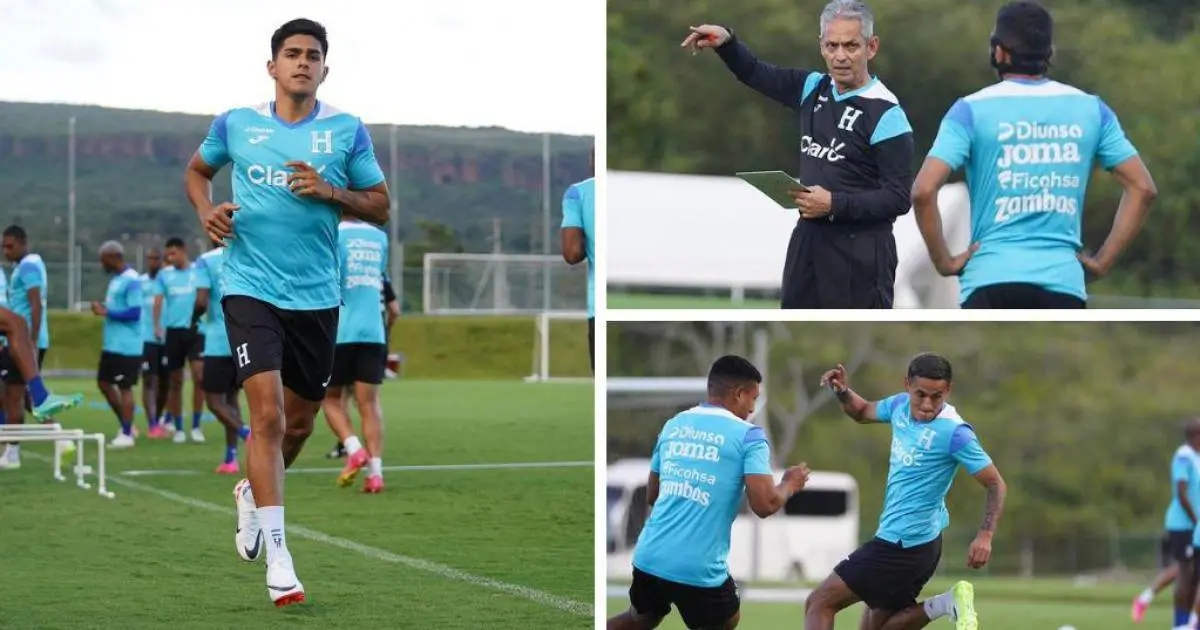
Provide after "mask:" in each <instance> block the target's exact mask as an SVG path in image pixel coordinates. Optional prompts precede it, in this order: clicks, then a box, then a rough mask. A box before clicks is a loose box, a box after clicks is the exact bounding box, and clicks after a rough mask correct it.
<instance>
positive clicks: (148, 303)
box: [141, 273, 163, 344]
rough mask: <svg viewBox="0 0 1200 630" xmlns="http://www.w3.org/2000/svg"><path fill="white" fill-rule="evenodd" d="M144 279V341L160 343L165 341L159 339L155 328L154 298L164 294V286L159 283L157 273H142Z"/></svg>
mask: <svg viewBox="0 0 1200 630" xmlns="http://www.w3.org/2000/svg"><path fill="white" fill-rule="evenodd" d="M141 281H142V317H141V326H142V342H143V343H159V344H161V343H162V342H163V340H162V339H159V338H158V336H157V334H156V333H155V330H154V298H156V297H158V296H160V295H162V286H161V285H160V284H158V276H157V274H156V275H155V276H154V277H151V276H150V274H148V273H143V274H142V275H141Z"/></svg>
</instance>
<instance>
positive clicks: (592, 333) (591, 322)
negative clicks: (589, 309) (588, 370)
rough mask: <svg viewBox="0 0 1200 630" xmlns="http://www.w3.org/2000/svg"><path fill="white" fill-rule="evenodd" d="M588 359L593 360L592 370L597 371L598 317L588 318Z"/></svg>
mask: <svg viewBox="0 0 1200 630" xmlns="http://www.w3.org/2000/svg"><path fill="white" fill-rule="evenodd" d="M588 359H589V360H590V361H591V366H592V372H595V371H596V318H595V317H589V318H588Z"/></svg>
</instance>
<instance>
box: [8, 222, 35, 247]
mask: <svg viewBox="0 0 1200 630" xmlns="http://www.w3.org/2000/svg"><path fill="white" fill-rule="evenodd" d="M4 237H5V238H9V237H11V238H13V239H15V240H16V241H17V242H18V243H21V244H22V245H24V244H25V242H26V241H27V240H29V235H28V234H26V233H25V228H23V227H21V226H19V225H10V226H8V227H6V228H4Z"/></svg>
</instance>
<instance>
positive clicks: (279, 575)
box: [267, 556, 304, 608]
mask: <svg viewBox="0 0 1200 630" xmlns="http://www.w3.org/2000/svg"><path fill="white" fill-rule="evenodd" d="M267 594H269V595H270V596H271V601H272V602H274V603H275V607H276V608H283V607H284V606H289V605H291V604H300V603H303V602H304V585H303V584H301V583H300V579H299V578H297V577H296V570H295V569H293V568H292V559H291V558H290V557H286V556H285V558H284V559H283V560H280V561H276V562H269V563H267Z"/></svg>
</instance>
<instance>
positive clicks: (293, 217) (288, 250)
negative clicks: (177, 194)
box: [200, 102, 384, 310]
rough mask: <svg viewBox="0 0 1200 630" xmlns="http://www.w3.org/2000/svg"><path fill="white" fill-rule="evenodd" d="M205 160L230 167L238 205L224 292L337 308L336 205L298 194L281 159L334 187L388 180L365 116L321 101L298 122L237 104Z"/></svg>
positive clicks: (203, 152)
mask: <svg viewBox="0 0 1200 630" xmlns="http://www.w3.org/2000/svg"><path fill="white" fill-rule="evenodd" d="M200 158H201V159H202V160H204V162H205V163H206V164H208V165H209V166H211V167H213V168H221V167H223V166H225V165H226V164H230V163H232V164H233V202H234V203H236V204H237V205H238V206H240V207H241V209H240V210H238V211H237V213H236V214H234V216H233V236H234V238H232V239H230V240H229V241H228V244H227V247H228V249H229V259H228V261H227V265H226V267H225V280H224V282H225V295H244V296H249V297H252V298H256V299H259V300H262V301H264V302H267V303H269V304H273V305H275V306H276V307H278V308H282V309H290V310H317V309H326V308H333V307H336V306H337V305H338V304H339V303H340V301H341V285H340V283H339V282H338V269H339V264H338V234H337V227H338V221H339V220H340V219H341V212H340V209H339V208H338V207H337V206H334V205H332V204H330V203H328V202H326V201H318V200H314V199H309V198H305V197H300V196H298V195H297V194H296V193H293V192H292V191H291V189H290V188H289V187H288V183H287V177H288V175H290V174H291V173H292V172H293V171H292V169H291V168H288V167H285V166H284V164H285V163H287V162H291V161H293V160H295V161H302V162H307V163H309V164H310V165H312V166H313V167H314V168H316V170H317V171H318V172H320V173H321V175H322V176H323V177H324V178H325V181H326V182H328V183H329V184H330V185H332V186H335V187H338V188H349V189H350V190H362V189H366V188H371V187H372V186H376V185H378V184H381V183H383V181H384V179H383V171H381V170H380V169H379V163H378V162H376V160H375V149H374V147H373V146H372V144H371V136H370V135H369V134H368V133H367V128H366V126H364V125H363V124H362V121H360V120H359V119H358V118H356V117H354V116H351V115H350V114H347V113H345V112H342V111H339V110H338V109H335V108H334V107H331V106H329V105H326V104H325V103H322V102H318V103H317V105H316V107H315V108H314V109H313V112H312V114H311V115H309V116H308V117H307V118H305V119H303V120H301V121H299V122H296V123H294V124H292V123H287V122H284V121H283V120H281V119H280V118H278V117H277V116H276V115H275V106H274V104H273V103H266V104H263V105H259V106H257V107H243V108H238V109H231V110H229V111H228V112H225V113H224V114H221V115H220V116H218V117H217V119H216V121H214V122H213V124H212V128H211V129H210V130H209V132H208V137H206V138H205V139H204V143H203V144H202V145H200Z"/></svg>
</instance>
